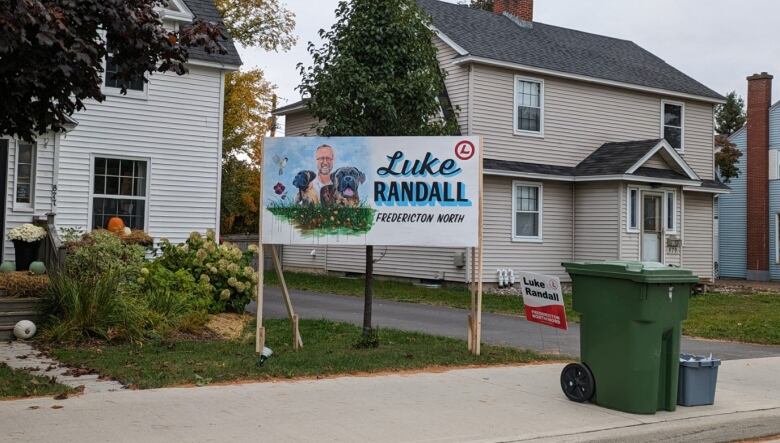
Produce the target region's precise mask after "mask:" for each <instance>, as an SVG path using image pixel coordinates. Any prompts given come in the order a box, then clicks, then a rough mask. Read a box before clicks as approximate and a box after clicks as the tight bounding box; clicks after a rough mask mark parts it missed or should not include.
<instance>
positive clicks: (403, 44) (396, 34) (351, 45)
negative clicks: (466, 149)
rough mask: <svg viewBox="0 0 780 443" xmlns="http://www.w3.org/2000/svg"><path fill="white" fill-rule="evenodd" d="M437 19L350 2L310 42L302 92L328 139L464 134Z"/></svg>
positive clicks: (369, 264)
mask: <svg viewBox="0 0 780 443" xmlns="http://www.w3.org/2000/svg"><path fill="white" fill-rule="evenodd" d="M429 24H430V17H428V16H427V15H425V14H424V13H423V12H422V10H421V9H420V8H419V7H418V6H417V3H416V1H415V0H352V1H344V0H342V1H341V2H340V3H339V5H338V7H337V9H336V23H335V24H334V25H333V26H332V27H331V29H330V31H328V32H325V31H324V30H320V37H321V38H322V39H323V40H324V43H323V46H322V47H321V48H319V49H317V48H315V47H314V45H313V44H312V43H309V53H310V54H311V56H312V59H313V62H314V63H313V65H312V66H310V67H308V68H306V67H304V66H303V65H300V64H299V65H298V68H299V70H300V72H301V76H302V77H303V79H302V82H301V85H300V87H299V89H300V91H301V92H302V94H303V95H305V96H309V97H312V99H311V100H310V101H309V102H308V105H307V106H308V109H309V111H310V112H311V114H312V115H313V116H314V117H316V118H317V119H318V120H319V121H320V122H321V123H322V126H321V127H320V128H319V129H318V131H319V133H320V134H321V135H326V136H411V135H444V134H453V133H455V132H456V131H457V123H456V121H455V117H454V112H452V111H453V110H452V109H451V107H450V106H449V102H448V101H447V100H446V98H445V94H444V73H443V71H442V70H441V69H440V68H439V65H438V62H437V59H436V48H435V46H434V45H433V36H434V33H433V31H431V29H430V28H429V27H428V25H429ZM372 272H373V247H372V246H368V247H367V248H366V289H365V303H364V310H363V338H364V340H368V339H370V337H371V336H372V332H373V328H372V324H371V306H372Z"/></svg>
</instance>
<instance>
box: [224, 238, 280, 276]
mask: <svg viewBox="0 0 780 443" xmlns="http://www.w3.org/2000/svg"><path fill="white" fill-rule="evenodd" d="M221 239H222V241H225V242H227V243H232V244H234V245H236V246H238V247H239V248H240V249H241V250H242V251H246V250H247V248H248V247H249V245H257V244H258V242H259V241H260V236H259V235H257V234H233V235H223V236H222V237H221ZM279 249H280V250H279V260H280V261H281V262H282V263H284V260H283V259H282V254H283V253H284V252H283V250H282V248H279ZM263 256H264V257H265V261H264V263H263V268H264V269H265V270H269V269H273V267H274V264H273V259H272V258H271V250H270V249H269V248H267V247H266V248H263ZM257 264H258V261H257V256H255V257H254V258H252V267H253V268H255V269H257Z"/></svg>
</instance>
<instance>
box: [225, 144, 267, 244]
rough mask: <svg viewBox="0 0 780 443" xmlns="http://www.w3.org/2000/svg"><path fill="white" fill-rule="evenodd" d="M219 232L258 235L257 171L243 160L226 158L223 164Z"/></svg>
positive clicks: (258, 179)
mask: <svg viewBox="0 0 780 443" xmlns="http://www.w3.org/2000/svg"><path fill="white" fill-rule="evenodd" d="M221 197H222V205H221V208H220V218H221V220H220V222H221V226H220V232H221V233H223V234H247V233H257V230H258V228H259V224H258V218H259V211H258V205H259V201H260V168H258V167H257V165H256V164H253V163H250V162H249V161H247V160H245V159H239V158H236V157H228V158H226V159H224V160H223V162H222V194H221Z"/></svg>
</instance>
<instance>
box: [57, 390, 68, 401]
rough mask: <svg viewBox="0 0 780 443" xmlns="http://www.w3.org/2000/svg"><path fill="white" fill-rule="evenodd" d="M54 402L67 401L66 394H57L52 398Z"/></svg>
mask: <svg viewBox="0 0 780 443" xmlns="http://www.w3.org/2000/svg"><path fill="white" fill-rule="evenodd" d="M54 399H55V400H67V399H68V393H67V392H63V393H62V394H59V395H57V396H55V397H54Z"/></svg>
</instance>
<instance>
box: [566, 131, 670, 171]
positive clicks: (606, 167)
mask: <svg viewBox="0 0 780 443" xmlns="http://www.w3.org/2000/svg"><path fill="white" fill-rule="evenodd" d="M661 141H663V139H652V140H639V141H630V142H619V143H606V144H604V145H602V146H601V147H600V148H598V149H596V150H595V151H593V153H592V154H590V155H589V156H588V157H587V158H585V160H583V161H582V162H580V164H579V165H577V167H576V168H574V174H575V175H615V174H625V173H626V171H628V170H629V168H631V167H632V166H634V165H635V164H636V162H638V161H639V160H640V159H641V158H642V157H644V156H645V155H646V154H647V153H648V152H650V151H651V150H652V149H653V148H655V147H656V146H658V143H660V142H661Z"/></svg>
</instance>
